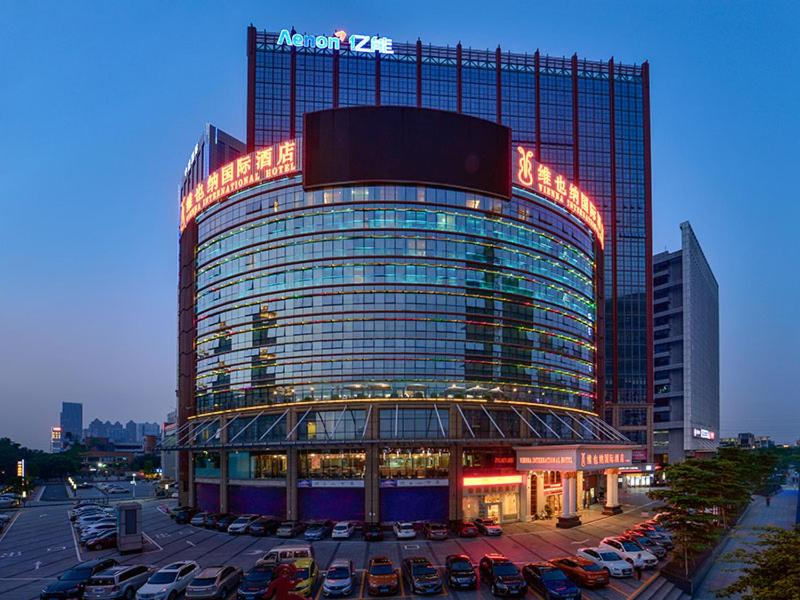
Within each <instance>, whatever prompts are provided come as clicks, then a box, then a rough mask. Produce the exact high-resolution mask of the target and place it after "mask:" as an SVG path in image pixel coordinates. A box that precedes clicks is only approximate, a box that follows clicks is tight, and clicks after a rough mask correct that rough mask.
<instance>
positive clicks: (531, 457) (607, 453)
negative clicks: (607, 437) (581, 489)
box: [514, 444, 634, 473]
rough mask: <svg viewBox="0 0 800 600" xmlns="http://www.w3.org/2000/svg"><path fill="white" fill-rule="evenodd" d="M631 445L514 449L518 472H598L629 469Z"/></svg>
mask: <svg viewBox="0 0 800 600" xmlns="http://www.w3.org/2000/svg"><path fill="white" fill-rule="evenodd" d="M633 448H634V446H633V445H631V444H627V445H622V444H592V445H564V446H516V447H515V448H514V450H515V451H516V453H517V470H518V471H560V472H562V473H566V472H569V473H571V472H573V471H599V470H602V469H615V468H617V467H624V466H629V465H630V464H631V454H632V452H633Z"/></svg>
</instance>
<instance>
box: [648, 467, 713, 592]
mask: <svg viewBox="0 0 800 600" xmlns="http://www.w3.org/2000/svg"><path fill="white" fill-rule="evenodd" d="M698 462H699V461H694V460H687V461H686V462H683V463H680V464H677V465H673V466H671V467H668V468H667V473H666V475H667V482H668V484H669V487H667V488H663V489H659V490H655V491H652V492H650V494H649V495H650V497H651V498H653V499H654V500H661V501H662V502H664V504H665V507H664V509H663V515H664V516H663V524H664V526H665V527H667V528H668V529H669V530H670V531H671V532H672V533H673V535H674V537H675V542H676V554H677V555H678V556H680V557H681V562H682V563H683V572H684V576H685V577H688V576H689V570H690V566H691V565H693V563H694V560H695V558H696V557H697V556H698V555H699V554H700V553H701V552H703V551H704V550H706V549H707V548H709V547H710V546H711V545H712V544H713V542H714V541H715V540H716V539H717V537H718V532H717V525H716V517H715V516H714V515H713V514H712V513H710V512H708V510H707V509H708V508H709V506H710V505H709V499H712V501H713V498H715V497H716V496H715V494H716V492H715V491H714V492H712V491H710V490H709V483H708V472H707V470H706V469H704V468H701V466H699V465H698V464H697V463H698ZM712 497H713V498H712Z"/></svg>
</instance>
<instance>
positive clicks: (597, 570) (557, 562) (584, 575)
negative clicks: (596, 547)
mask: <svg viewBox="0 0 800 600" xmlns="http://www.w3.org/2000/svg"><path fill="white" fill-rule="evenodd" d="M549 562H550V564H552V565H554V566H556V567H558V568H559V569H561V570H562V571H564V573H566V574H567V577H569V578H570V579H572V581H574V582H575V583H577V584H578V585H583V586H585V587H590V588H593V587H602V586H604V585H608V571H606V570H605V569H604V568H602V567H601V566H600V565H597V564H595V563H593V562H592V561H590V560H587V559H585V558H582V557H580V556H567V557H564V558H553V559H551V560H550V561H549Z"/></svg>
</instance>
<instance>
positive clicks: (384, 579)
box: [366, 556, 400, 596]
mask: <svg viewBox="0 0 800 600" xmlns="http://www.w3.org/2000/svg"><path fill="white" fill-rule="evenodd" d="M366 577H367V583H366V587H367V593H368V594H369V595H370V596H377V595H392V594H396V593H397V592H399V591H400V575H399V574H398V572H397V571H396V570H395V568H394V567H393V566H392V561H390V560H389V559H388V558H386V557H385V556H379V557H375V558H371V559H370V561H369V566H368V567H367V574H366Z"/></svg>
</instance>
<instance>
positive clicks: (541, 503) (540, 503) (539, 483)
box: [536, 471, 547, 515]
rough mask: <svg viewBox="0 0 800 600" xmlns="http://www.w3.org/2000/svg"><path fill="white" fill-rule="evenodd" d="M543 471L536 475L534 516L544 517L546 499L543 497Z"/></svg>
mask: <svg viewBox="0 0 800 600" xmlns="http://www.w3.org/2000/svg"><path fill="white" fill-rule="evenodd" d="M544 474H545V472H544V471H538V472H537V473H536V514H537V515H544V512H545V511H544V507H545V504H547V498H545V496H544Z"/></svg>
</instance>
